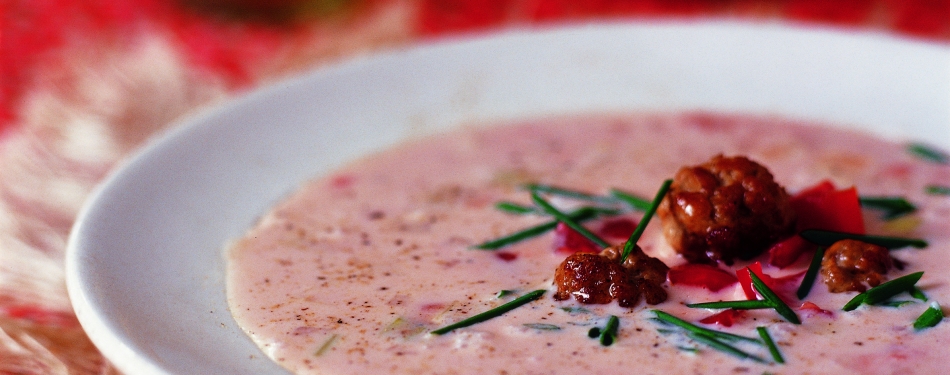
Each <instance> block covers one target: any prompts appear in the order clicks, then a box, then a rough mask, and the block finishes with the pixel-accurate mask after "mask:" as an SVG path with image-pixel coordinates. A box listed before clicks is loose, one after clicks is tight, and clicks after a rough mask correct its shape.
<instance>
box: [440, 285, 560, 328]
mask: <svg viewBox="0 0 950 375" xmlns="http://www.w3.org/2000/svg"><path fill="white" fill-rule="evenodd" d="M544 292H545V290H544V289H538V290H535V291H532V292H528V293H525V294H523V295H522V296H521V297H518V298H515V299H513V300H511V301H509V302H507V303H505V304H503V305H500V306H498V307H495V308H493V309H490V310H488V311H485V312H482V313H479V314H475V315H472V316H470V317H468V318H467V319H463V320H460V321H458V322H455V323H453V324H449V325H447V326H445V327H442V328H439V329H435V330H432V331H431V332H429V333H431V334H433V335H444V334H446V333H449V332H452V331H454V330H456V329H459V328H464V327H468V326H471V325H475V324H478V323H481V322H484V321H486V320H490V319H492V318H497V317H499V316H502V315H504V314H505V313H507V312H509V311H511V310H514V309H516V308H518V307H521V306H523V305H525V304H528V303H530V302H532V301H534V300H536V299H538V298H541V296H542V295H544Z"/></svg>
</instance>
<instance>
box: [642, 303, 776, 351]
mask: <svg viewBox="0 0 950 375" xmlns="http://www.w3.org/2000/svg"><path fill="white" fill-rule="evenodd" d="M653 313H654V314H656V319H657V320H658V321H660V322H662V323H666V324H672V325H674V326H677V327H680V328H682V329H684V330H686V331H687V332H692V333H695V334H697V335H700V336H706V337H711V338H714V339H716V340H726V341H748V342H755V343H757V342H759V340H757V339H754V338H751V337H745V336H740V335H734V334H731V333H726V332H719V331H716V330H712V329H709V328H703V327H700V326H697V325H695V324H692V323H690V322H687V321H685V320H683V319H680V318H677V317H675V316H673V315H670V314H669V313H667V312H665V311H661V310H653Z"/></svg>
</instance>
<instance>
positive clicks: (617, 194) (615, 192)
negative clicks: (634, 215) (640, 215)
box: [610, 189, 651, 211]
mask: <svg viewBox="0 0 950 375" xmlns="http://www.w3.org/2000/svg"><path fill="white" fill-rule="evenodd" d="M610 195H611V196H613V197H614V198H617V199H619V200H621V201H623V202H624V203H626V204H627V205H628V206H630V208H632V209H634V210H637V211H646V210H649V209H650V203H651V202H650V201H648V200H647V199H646V198H640V197H638V196H635V195H633V194H630V193H627V192H624V191H622V190H619V189H610Z"/></svg>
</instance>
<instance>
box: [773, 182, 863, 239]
mask: <svg viewBox="0 0 950 375" xmlns="http://www.w3.org/2000/svg"><path fill="white" fill-rule="evenodd" d="M791 204H792V208H793V209H795V212H796V214H797V215H798V230H799V231H801V230H805V229H824V230H833V231H839V232H848V233H855V234H864V218H863V217H862V216H861V202H859V201H858V191H857V189H855V188H854V187H851V188H848V189H843V190H837V189H836V188H835V186H834V184H832V183H831V181H827V180H826V181H822V182H821V183H819V184H818V185H815V186H813V187H811V188H808V189H805V190H804V191H802V192H800V193H798V194H796V195H795V196H793V197H792V199H791Z"/></svg>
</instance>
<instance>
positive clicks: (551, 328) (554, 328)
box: [524, 323, 561, 331]
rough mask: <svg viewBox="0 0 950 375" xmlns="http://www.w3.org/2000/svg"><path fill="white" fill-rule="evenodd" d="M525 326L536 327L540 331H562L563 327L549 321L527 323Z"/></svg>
mask: <svg viewBox="0 0 950 375" xmlns="http://www.w3.org/2000/svg"><path fill="white" fill-rule="evenodd" d="M524 326H525V327H528V328H531V329H536V330H538V331H560V330H561V327H559V326H556V325H554V324H547V323H525V324H524Z"/></svg>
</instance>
